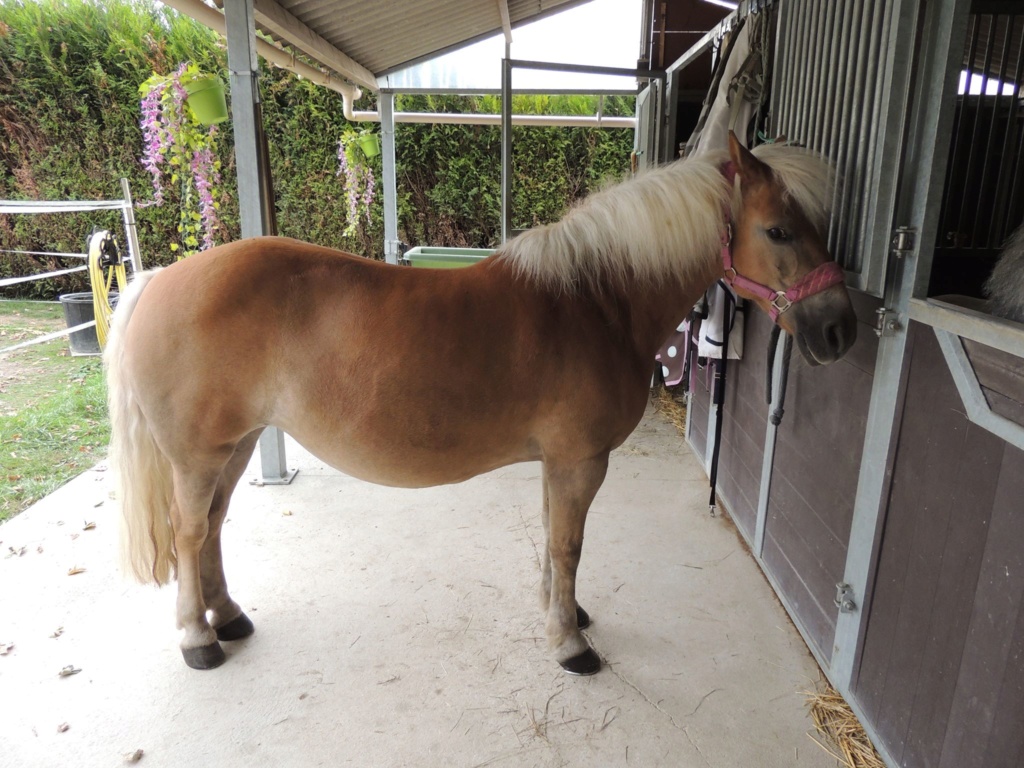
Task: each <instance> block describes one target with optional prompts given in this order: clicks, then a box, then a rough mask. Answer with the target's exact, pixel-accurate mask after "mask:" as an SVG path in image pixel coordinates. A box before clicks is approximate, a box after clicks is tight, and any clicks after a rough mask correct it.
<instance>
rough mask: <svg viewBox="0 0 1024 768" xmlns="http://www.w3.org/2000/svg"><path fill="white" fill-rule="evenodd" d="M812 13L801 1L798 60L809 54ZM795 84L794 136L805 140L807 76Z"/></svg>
mask: <svg viewBox="0 0 1024 768" xmlns="http://www.w3.org/2000/svg"><path fill="white" fill-rule="evenodd" d="M809 16H810V14H809V13H807V3H806V1H805V0H802V1H801V3H800V11H799V12H798V13H797V18H796V24H797V33H796V50H795V51H794V52H795V53H796V54H797V56H798V61H803V59H804V58H805V57H806V55H807V48H808V46H809V45H810V40H811V23H810V19H809ZM794 80H795V84H794V88H793V115H792V117H791V120H792V126H791V127H792V130H793V134H794V138H795V139H797V140H799V141H803V139H804V136H803V134H802V133H801V132H800V130H801V126H802V124H803V120H804V114H805V111H806V105H805V103H804V102H805V99H804V96H805V92H806V90H807V89H806V87H805V86H806V83H807V78H806V77H795V78H794Z"/></svg>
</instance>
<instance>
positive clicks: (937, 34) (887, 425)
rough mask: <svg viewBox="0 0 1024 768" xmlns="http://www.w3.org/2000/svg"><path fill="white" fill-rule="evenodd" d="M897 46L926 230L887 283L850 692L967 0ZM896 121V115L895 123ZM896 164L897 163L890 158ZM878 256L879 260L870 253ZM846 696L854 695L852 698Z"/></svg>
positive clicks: (909, 23)
mask: <svg viewBox="0 0 1024 768" xmlns="http://www.w3.org/2000/svg"><path fill="white" fill-rule="evenodd" d="M904 5H905V6H906V7H905V8H903V9H901V10H904V11H906V13H907V16H906V17H903V16H902V14H898V16H897V18H900V23H899V25H898V31H901V32H902V33H903V36H902V37H901V38H900V41H899V44H898V45H899V46H900V47H902V48H906V49H908V50H917V51H920V54H919V60H918V61H919V69H918V72H917V93H916V95H915V97H914V98H915V103H914V104H913V106H912V109H911V111H910V118H909V119H910V130H909V131H908V138H907V142H908V143H907V146H906V151H905V152H904V153H903V156H902V158H901V162H900V165H901V166H902V167H903V168H906V169H907V176H906V178H905V179H904V180H903V183H902V184H901V185H900V191H899V205H898V206H897V209H896V215H897V217H898V218H897V221H907V223H908V224H909V225H911V226H913V227H914V229H916V230H917V232H918V233H920V235H919V237H918V242H917V245H916V247H915V251H914V252H911V253H908V254H906V255H904V256H903V258H901V259H900V260H899V262H900V263H899V265H898V266H897V267H896V268H895V269H893V270H892V271H891V272H890V273H889V275H888V279H887V281H886V282H887V286H886V291H885V296H884V300H885V306H887V307H890V308H892V309H893V310H895V311H896V312H897V313H898V322H899V326H898V328H897V329H896V331H895V332H894V333H891V334H887V335H885V336H883V337H882V338H881V340H880V342H879V344H878V356H877V358H876V362H875V376H874V382H873V385H872V390H871V400H870V402H869V404H868V414H867V429H866V430H865V434H864V448H863V451H862V459H861V469H860V477H859V478H858V482H857V495H856V497H855V498H856V500H855V502H854V507H853V520H852V522H851V526H850V539H849V545H848V547H847V557H846V568H845V571H844V574H843V583H845V584H847V585H849V586H850V588H851V595H852V596H853V600H854V602H855V603H856V604H858V609H857V610H856V611H853V612H840V613H839V616H838V618H837V620H836V632H835V640H834V644H833V650H832V660H831V670H830V674H829V677H830V678H831V679H832V682H833V683H834V684H835V685H836V687H837V688H839V691H840V693H842V694H844V695H847V694H848V693H849V692H850V690H851V688H852V686H853V685H854V683H855V682H856V674H857V664H858V653H859V651H860V648H861V644H862V642H863V638H864V632H865V630H866V629H867V622H868V614H869V612H870V599H871V595H870V588H869V585H870V583H871V574H872V571H873V568H874V566H875V563H876V561H877V556H878V547H879V546H880V539H881V527H882V523H883V520H884V517H883V512H884V502H885V497H886V488H887V482H888V474H889V468H890V467H889V465H890V462H891V461H892V456H893V451H894V450H895V438H896V433H897V429H896V424H897V420H898V418H899V414H900V410H899V405H898V397H899V394H900V390H901V386H900V384H901V378H902V376H903V375H904V365H905V356H906V349H907V334H906V327H907V323H908V322H909V320H908V315H907V310H908V307H909V304H910V299H911V297H912V296H913V295H914V292H915V290H920V287H921V286H927V281H928V278H929V276H930V273H931V255H930V254H931V253H933V252H934V244H935V233H936V231H937V229H938V217H939V213H940V210H939V209H940V208H941V201H942V187H943V184H944V181H945V175H946V162H947V153H948V149H949V143H950V137H951V135H952V129H953V113H954V110H953V108H952V106H953V99H954V98H955V95H956V83H957V77H958V75H959V70H960V68H961V64H960V62H961V61H962V59H961V58H960V57H961V51H962V50H963V45H964V32H965V30H966V29H967V18H968V14H969V11H970V2H969V0H954V1H953V2H949V3H941V4H936V5H929V6H927V7H926V8H924V9H923V13H924V14H925V21H924V25H923V27H922V32H921V39H920V40H919V41H918V40H915V39H914V38H915V36H916V30H917V28H918V12H919V8H920V6H919V5H918V4H917V3H916V2H906V3H904ZM895 117H896V116H893V118H894V119H895ZM890 162H891V161H890ZM871 256H873V257H875V258H877V257H878V254H871ZM847 700H850V696H848V695H847Z"/></svg>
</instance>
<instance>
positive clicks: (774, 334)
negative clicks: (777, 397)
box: [764, 325, 782, 405]
mask: <svg viewBox="0 0 1024 768" xmlns="http://www.w3.org/2000/svg"><path fill="white" fill-rule="evenodd" d="M780 333H782V328H780V327H779V326H777V325H773V326H772V331H771V333H770V334H769V336H768V375H767V376H766V377H765V381H764V403H765V405H771V404H772V384H773V381H772V377H773V376H774V375H775V350H776V349H777V348H778V346H779V334H780Z"/></svg>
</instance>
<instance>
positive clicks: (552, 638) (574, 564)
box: [542, 454, 608, 675]
mask: <svg viewBox="0 0 1024 768" xmlns="http://www.w3.org/2000/svg"><path fill="white" fill-rule="evenodd" d="M607 470H608V454H603V455H601V456H598V457H596V458H593V459H590V460H587V461H583V462H578V463H573V464H559V463H557V462H550V461H549V462H545V467H544V486H545V499H546V501H547V503H546V504H545V517H546V518H547V526H546V528H547V534H548V535H547V539H548V557H549V558H550V584H551V586H550V592H549V605H548V611H547V613H548V616H547V626H546V629H547V636H548V645H549V647H550V648H551V650H552V651H553V653H554V655H555V659H556V660H557V661H558V663H559V664H561V665H562V669H564V670H565V671H566V672H569V673H570V674H574V675H592V674H594V673H595V672H597V671H598V670H599V669H600V668H601V659H600V657H599V656H598V655H597V654H596V653H594V651H593V649H592V648H591V647H590V646H589V645H588V644H587V641H586V638H584V637H583V635H582V634H581V633H580V627H579V621H580V617H579V614H578V606H577V605H576V570H577V568H578V567H579V563H580V553H581V551H582V549H583V528H584V525H585V523H586V520H587V512H588V511H589V509H590V504H591V502H592V501H593V500H594V496H596V495H597V491H598V489H599V488H600V487H601V483H602V482H604V477H605V474H606V472H607ZM542 579H543V581H547V580H548V578H545V577H542ZM583 616H586V614H585V613H583Z"/></svg>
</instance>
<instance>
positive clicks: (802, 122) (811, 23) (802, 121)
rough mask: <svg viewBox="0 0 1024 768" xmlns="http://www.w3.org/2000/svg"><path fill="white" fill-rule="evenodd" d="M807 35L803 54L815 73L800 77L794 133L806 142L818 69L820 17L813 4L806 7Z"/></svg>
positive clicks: (807, 64) (807, 140)
mask: <svg viewBox="0 0 1024 768" xmlns="http://www.w3.org/2000/svg"><path fill="white" fill-rule="evenodd" d="M807 16H808V19H807V35H806V38H805V41H804V48H803V50H804V56H805V61H806V66H808V67H809V68H810V71H811V72H814V73H815V74H814V75H813V76H811V77H807V76H804V77H802V78H801V81H802V83H803V85H802V86H801V88H800V115H799V116H798V120H799V122H798V124H797V130H796V135H797V136H799V137H800V141H802V142H803V143H805V144H807V143H809V139H810V137H809V136H808V133H809V129H810V122H811V115H812V114H813V112H812V107H811V100H812V98H813V96H814V80H815V78H816V77H817V73H818V72H819V71H820V70H819V67H818V65H817V61H816V60H815V58H814V56H815V52H816V50H817V40H818V34H819V26H818V21H819V18H820V14H819V13H815V9H814V6H813V5H812V6H811V7H810V8H808V9H807Z"/></svg>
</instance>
